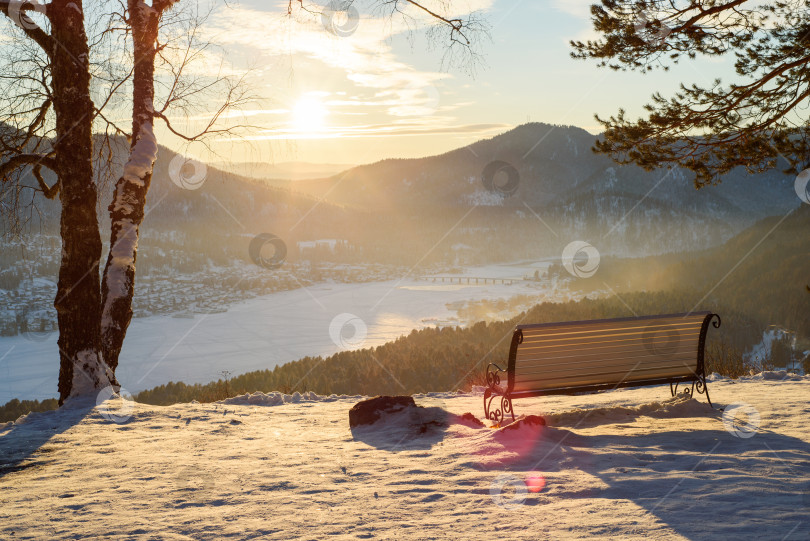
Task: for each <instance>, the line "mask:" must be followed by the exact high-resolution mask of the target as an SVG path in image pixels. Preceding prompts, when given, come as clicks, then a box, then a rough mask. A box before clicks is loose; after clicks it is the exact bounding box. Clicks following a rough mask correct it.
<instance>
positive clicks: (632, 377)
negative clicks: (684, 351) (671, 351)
mask: <svg viewBox="0 0 810 541" xmlns="http://www.w3.org/2000/svg"><path fill="white" fill-rule="evenodd" d="M684 368H686V367H684ZM689 375H692V376H693V375H694V371H693V370H692V369H685V370H683V369H680V370H679V369H675V368H672V369H660V368H651V369H646V368H636V369H635V370H632V371H627V370H612V371H600V372H593V373H591V374H580V375H571V376H567V377H557V378H555V379H554V384H553V385H549V384H547V383H548V382H546V381H545V380H532V381H520V382H515V386H514V387H513V390H514V391H528V390H539V391H543V390H552V389H559V388H565V387H573V386H579V385H596V384H603V383H605V384H607V383H612V382H623V381H636V380H645V379H654V378H667V377H678V376H689Z"/></svg>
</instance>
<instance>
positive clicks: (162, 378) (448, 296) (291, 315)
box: [0, 262, 569, 404]
mask: <svg viewBox="0 0 810 541" xmlns="http://www.w3.org/2000/svg"><path fill="white" fill-rule="evenodd" d="M547 265H548V262H529V263H523V264H514V265H489V266H486V267H478V268H470V269H467V271H466V274H467V275H468V276H477V277H492V278H516V279H520V278H522V277H523V276H529V275H532V274H533V273H534V271H535V270H536V269H540V271H541V273H542V272H543V270H544V269H545V267H546V266H547ZM516 295H532V296H534V297H536V301H537V302H543V301H544V300H566V299H568V298H569V293H568V292H567V291H565V290H561V289H558V288H554V287H551V286H550V285H548V284H545V285H543V284H540V283H533V282H522V281H521V282H516V283H514V284H513V285H504V284H492V283H489V284H486V285H484V284H479V285H475V284H470V285H467V284H458V283H455V284H450V283H444V284H442V283H441V282H436V283H434V282H428V281H416V280H412V279H405V280H400V279H392V280H389V281H385V282H372V283H366V284H335V283H322V284H318V285H314V286H310V287H307V288H301V289H296V290H292V291H284V292H280V293H275V294H272V295H266V296H262V297H258V298H255V299H252V300H249V301H245V302H242V303H239V304H236V305H233V306H230V307H228V311H227V312H224V313H216V314H205V315H196V316H194V317H187V318H181V317H171V316H153V317H147V318H140V319H134V320H133V322H132V324H131V326H130V330H129V333H128V336H127V340H126V342H125V344H124V349H123V351H122V355H121V361H120V364H119V367H118V370H117V376H118V379H119V381H120V383H121V385H122V386H123V387H124V388H125V389H126V390H128V391H129V392H131V393H137V392H139V391H141V390H144V389H149V388H152V387H155V386H157V385H161V384H163V383H167V382H169V381H183V382H185V383H205V382H209V381H213V380H216V379H218V378H220V377H222V373H223V372H224V371H227V372H229V373H230V374H231V375H237V374H242V373H245V372H250V371H253V370H263V369H267V368H273V367H274V366H277V365H279V364H283V363H286V362H289V361H293V360H296V359H300V358H301V357H305V356H308V355H311V356H317V355H330V354H333V353H336V352H338V351H340V350H342V349H358V348H362V347H369V346H376V345H380V344H383V343H385V342H387V341H390V340H393V339H395V338H397V337H399V336H401V335H403V334H407V333H409V332H410V331H411V330H412V329H419V328H424V327H427V326H435V325H437V324H438V325H448V324H449V325H456V324H459V323H461V322H460V321H459V320H458V319H457V313H456V311H455V309H454V303H455V306H457V305H459V304H461V303H463V302H468V301H476V300H481V299H508V298H511V297H513V296H516ZM448 304H450V305H451V307H448ZM510 315H511V314H508V313H505V314H499V316H502V317H508V316H510ZM499 319H500V317H499ZM364 334H365V336H363V335H364ZM57 351H58V349H57V346H56V334H55V333H54V334H52V335H50V336H48V337H44V339H43V340H42V341H36V340H31V339H28V338H25V337H23V336H15V337H3V338H0V404H3V403H5V402H7V401H9V400H11V399H12V398H19V399H40V400H41V399H44V398H50V397H54V396H56V382H57V374H58V358H57Z"/></svg>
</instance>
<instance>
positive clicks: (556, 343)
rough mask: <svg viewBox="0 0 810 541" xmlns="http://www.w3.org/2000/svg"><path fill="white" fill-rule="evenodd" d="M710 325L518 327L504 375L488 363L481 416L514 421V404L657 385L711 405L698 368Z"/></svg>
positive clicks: (676, 321)
mask: <svg viewBox="0 0 810 541" xmlns="http://www.w3.org/2000/svg"><path fill="white" fill-rule="evenodd" d="M712 320H714V321H712ZM710 322H711V323H712V324H713V325H714V327H715V328H718V327H720V316H718V315H717V314H713V313H711V312H690V313H687V314H667V315H660V316H642V317H627V318H618V319H595V320H589V321H568V322H563V323H543V324H539V325H518V326H517V327H515V331H514V333H513V334H512V344H511V346H510V348H509V360H508V365H507V367H506V369H505V370H504V369H503V368H501V367H500V366H498V365H497V364H494V363H490V364H489V366H488V367H487V372H486V380H487V388H486V390H485V391H484V415H485V416H486V418H487V419H489V420H491V421H493V422H495V423H496V424H497V423H500V422H501V421H503V419H504V416H505V415H507V414H511V415H512V419H513V420H514V418H515V413H514V409H513V407H512V400H514V399H516V398H526V397H530V396H543V395H552V394H574V393H580V392H594V391H601V390H608V389H617V388H619V387H637V386H642V385H660V384H664V383H669V386H670V392H671V393H672V396H675V394H676V393H677V392H678V385H679V384H681V383H686V384H688V383H691V384H692V386H691V389H689V388H687V389H685V392H687V393H689V394H690V395H692V394H694V391H695V390H696V389H697V391H698V392H699V393H705V394H706V400H708V402H709V405H710V406H711V404H712V401H711V399H710V398H709V390H708V389H707V388H706V372H705V367H704V364H703V350H704V346H705V344H706V331H707V330H708V328H709V323H710ZM504 373H505V374H506V377H507V383H506V387H505V388H504V387H503V386H502V385H501V374H504ZM498 397H500V403H499V404H496V405H497V406H498V407H497V408H495V409H492V402H493V400H495V399H496V398H498Z"/></svg>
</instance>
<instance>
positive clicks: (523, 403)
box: [0, 376, 810, 541]
mask: <svg viewBox="0 0 810 541" xmlns="http://www.w3.org/2000/svg"><path fill="white" fill-rule="evenodd" d="M770 377H771V376H767V377H761V378H756V379H755V378H749V379H747V380H743V381H740V380H736V381H733V380H729V379H721V380H718V381H715V382H712V383H710V385H709V391H710V392H711V396H712V400H713V402H714V403H715V406H716V407H718V408H719V407H723V406H728V405H729V404H732V403H738V402H740V401H744V402H745V403H746V404H747V406H748V407H749V408H753V411H756V412H757V413H758V415H759V417H760V423H759V426H758V427H757V428H756V429H755V430H754V431H753V432H752V433H750V434H747V437H739V436H736V435H735V431H734V430H726V424H729V423H726V424H724V422H723V421H724V419H723V417H724V414H723V412H721V411H720V410H719V409H714V410H712V409H711V408H709V407H708V405H707V404H706V403H705V398H704V397H702V396H698V397H697V399H696V400H693V399H690V398H686V397H682V396H679V397H676V398H670V397H669V389H668V387H667V386H660V387H647V388H639V389H622V390H617V391H612V392H605V393H598V394H588V395H577V396H555V397H546V398H532V399H523V400H518V401H516V402H515V407H516V410H517V413H518V414H520V415H530V414H531V415H544V416H545V417H546V418H547V420H548V422H549V426H547V427H536V426H535V427H532V426H530V425H528V424H526V423H522V424H520V425H518V428H516V429H515V430H507V429H500V430H496V429H492V428H488V427H483V428H482V427H476V426H475V424H473V423H471V422H464V421H463V420H462V419H461V418H460V415H461V414H463V413H465V412H472V413H473V414H475V415H476V416H479V417H480V416H481V414H482V412H481V410H482V404H481V396H480V394H468V395H454V394H452V393H435V394H433V393H432V394H431V395H418V396H416V397H415V399H416V401H417V403H418V404H420V405H422V406H425V407H427V409H426V410H424V411H425V415H427V416H428V417H431V416H432V418H433V419H435V420H436V421H437V422H435V423H428V424H427V425H424V428H425V429H424V431H419V430H415V427H414V425H413V415H409V414H408V413H407V412H401V413H400V414H390V415H388V416H386V417H384V418H383V419H382V420H381V421H379V422H378V423H377V424H375V425H372V426H369V427H363V428H360V429H355V430H354V431H352V430H350V429H349V426H348V410H349V409H350V408H351V406H352V405H354V403H356V402H357V401H358V399H359V398H358V397H313V396H312V395H306V396H305V395H300V399H299V400H298V402H295V401H294V400H289V401H288V400H284V399H283V396H282V400H281V401H279V400H278V399H272V400H269V401H268V402H267V405H268V406H269V405H270V403H273V404H274V405H272V406H271V407H266V406H262V405H249V404H250V400H251V399H253V400H254V401H255V402H257V403H258V402H261V401H262V400H261V399H262V395H250V396H249V397H241V398H240V399H239V400H236V399H231V401H232V402H233V403H218V404H182V405H175V406H170V407H157V406H148V405H144V404H135V405H134V407H133V408H132V409H131V411H129V412H128V413H127V415H125V416H124V415H114V414H112V413H111V412H110V409H106V410H105V409H104V406H105V404H107V403H104V404H102V405H101V406H96V404H95V401H85V402H81V401H69V402H68V404H67V406H66V407H65V408H63V409H62V410H59V411H56V412H47V413H39V414H29V415H28V416H26V417H23V418H21V419H20V420H18V421H16V422H15V423H8V424H6V425H0V479H2V482H0V538H2V539H42V538H47V539H79V538H104V539H132V538H139V539H140V538H143V539H147V538H150V539H152V538H154V539H158V538H159V539H217V540H219V539H252V538H261V539H327V538H337V539H397V540H398V539H442V540H444V539H464V540H467V539H480V538H492V539H510V540H512V539H516V540H523V539H526V540H535V539H572V538H606V537H611V538H617V539H645V540H646V539H690V540H696V539H707V540H708V539H783V540H786V541H790V540H801V539H807V538H808V536H810V518H808V517H810V416H809V415H808V412H810V408H808V405H807V404H808V399H809V398H810V379H809V378H802V379H801V380H797V381H787V380H786V381H777V380H772V379H769V378H770ZM263 396H264V397H271V396H278V394H273V393H268V394H266V395H263ZM293 396H294V395H293ZM237 402H238V403H239V404H237ZM241 404H246V405H241ZM445 412H448V413H445ZM732 426H733V424H732Z"/></svg>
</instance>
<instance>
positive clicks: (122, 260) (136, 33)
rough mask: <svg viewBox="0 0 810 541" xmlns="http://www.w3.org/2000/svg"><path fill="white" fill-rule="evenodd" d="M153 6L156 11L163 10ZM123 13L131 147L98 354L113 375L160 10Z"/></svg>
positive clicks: (152, 145) (115, 211)
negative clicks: (128, 41) (128, 35)
mask: <svg viewBox="0 0 810 541" xmlns="http://www.w3.org/2000/svg"><path fill="white" fill-rule="evenodd" d="M155 4H156V5H157V6H158V8H160V6H162V5H163V4H160V3H155ZM168 5H171V3H168ZM128 11H129V16H130V18H129V22H130V26H131V29H132V38H133V44H134V61H135V69H134V73H133V91H132V94H133V96H132V98H133V102H132V103H133V110H132V146H131V148H130V154H129V160H128V161H127V164H126V165H125V166H124V173H123V175H121V178H119V179H118V182H117V184H116V187H115V195H114V196H113V200H112V203H110V207H109V211H110V229H111V231H110V253H109V255H108V257H107V265H106V267H105V268H104V277H103V279H102V284H101V290H102V303H103V312H102V318H101V336H102V343H103V352H104V359H105V360H106V362H107V364H108V365H109V366H110V368H111V369H112V370H113V372H115V369H116V368H117V367H118V357H119V355H120V354H121V348H122V346H123V344H124V338H125V336H126V333H127V328H128V327H129V323H130V321H131V320H132V297H133V295H134V293H135V262H136V259H137V256H138V238H139V235H140V226H141V223H142V222H143V218H144V208H145V207H146V195H147V193H148V192H149V185H150V184H151V182H152V170H153V167H154V164H155V160H156V159H157V152H158V146H157V140H156V139H155V135H154V132H153V128H152V121H153V120H154V113H155V110H154V96H155V88H154V75H155V56H156V52H157V51H156V44H157V37H158V19H159V9H156V8H154V7H151V6H149V5H147V4H146V3H145V2H143V0H129V1H128Z"/></svg>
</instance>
